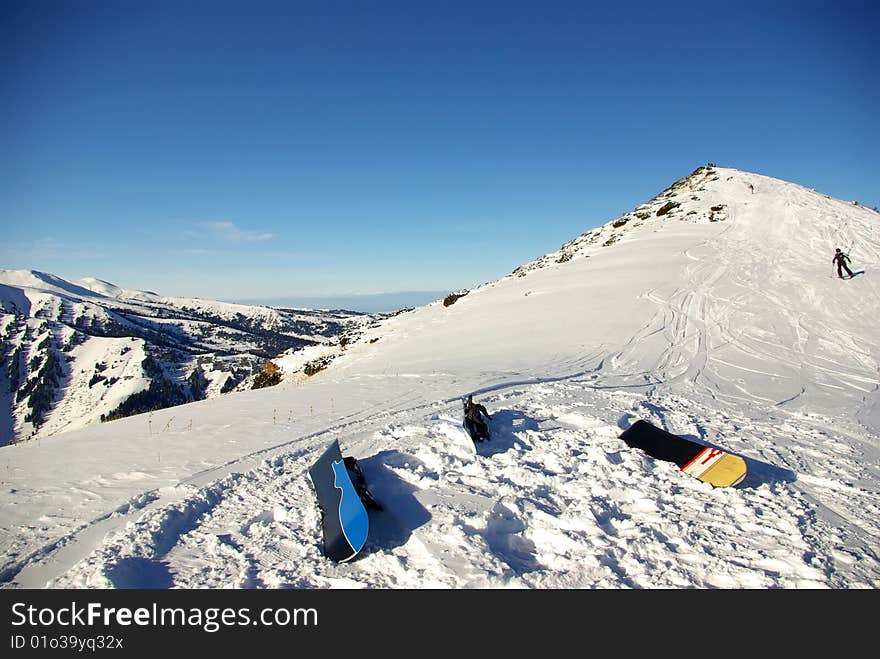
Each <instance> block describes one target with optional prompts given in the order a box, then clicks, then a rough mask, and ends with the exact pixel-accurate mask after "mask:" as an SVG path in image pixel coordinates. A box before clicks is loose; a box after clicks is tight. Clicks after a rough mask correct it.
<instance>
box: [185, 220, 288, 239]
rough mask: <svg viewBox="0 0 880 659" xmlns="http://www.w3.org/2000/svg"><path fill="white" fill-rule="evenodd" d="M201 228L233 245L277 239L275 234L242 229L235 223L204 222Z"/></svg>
mask: <svg viewBox="0 0 880 659" xmlns="http://www.w3.org/2000/svg"><path fill="white" fill-rule="evenodd" d="M199 227H200V228H201V229H203V230H205V231H206V232H207V233H208V234H209V235H210V236H212V237H213V238H216V239H218V240H225V241H227V242H233V243H241V242H255V241H259V240H271V239H272V238H274V237H275V234H274V233H261V232H259V231H251V230H250V229H242V228H241V227H239V226H237V225H236V224H235V223H234V222H202V223H201V224H199Z"/></svg>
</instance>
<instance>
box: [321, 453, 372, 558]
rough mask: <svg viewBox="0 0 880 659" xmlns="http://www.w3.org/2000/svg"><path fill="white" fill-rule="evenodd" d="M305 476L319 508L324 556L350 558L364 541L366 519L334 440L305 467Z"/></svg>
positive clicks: (362, 505) (365, 511)
mask: <svg viewBox="0 0 880 659" xmlns="http://www.w3.org/2000/svg"><path fill="white" fill-rule="evenodd" d="M358 472H360V469H358ZM309 477H310V478H311V480H312V484H313V485H314V486H315V494H316V495H317V497H318V505H319V506H320V507H321V526H322V528H323V533H324V555H325V556H327V557H328V558H330V559H332V560H334V561H337V562H342V561H348V560H351V559H352V558H354V557H355V555H356V554H357V553H358V552H359V551H360V550H361V549H362V548H363V546H364V543H365V542H366V540H367V533H368V532H369V528H370V520H369V517H368V516H367V509H366V508H365V507H364V504H363V502H362V501H361V498H360V496H359V494H358V491H357V488H356V487H355V485H354V483H353V482H352V478H351V475H350V474H349V471H348V469H347V468H346V464H345V461H344V460H343V459H342V452H341V451H340V450H339V442H338V441H337V440H333V443H332V444H330V446H329V447H328V448H327V450H326V451H325V452H324V454H323V455H322V456H321V457H320V458H318V461H317V462H315V464H314V465H313V466H312V468H311V469H309ZM361 477H362V475H361Z"/></svg>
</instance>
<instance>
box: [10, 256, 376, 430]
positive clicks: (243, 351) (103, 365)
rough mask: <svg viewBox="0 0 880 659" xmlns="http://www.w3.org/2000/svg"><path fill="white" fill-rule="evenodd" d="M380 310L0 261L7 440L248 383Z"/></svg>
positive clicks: (348, 333) (368, 320) (206, 395)
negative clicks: (184, 294)
mask: <svg viewBox="0 0 880 659" xmlns="http://www.w3.org/2000/svg"><path fill="white" fill-rule="evenodd" d="M375 319H376V317H372V316H368V315H361V314H354V313H348V312H327V311H310V310H294V309H273V308H269V307H258V306H255V307H252V306H245V305H239V304H228V303H225V302H215V301H210V300H199V299H190V298H173V297H161V296H159V295H157V294H155V293H149V292H144V291H131V290H126V289H123V288H120V287H118V286H115V285H113V284H110V283H108V282H105V281H101V280H98V279H82V280H80V281H78V282H68V281H65V280H63V279H61V278H59V277H56V276H54V275H50V274H47V273H43V272H35V271H31V270H0V445H3V444H7V443H10V442H12V441H16V440H25V439H33V438H39V437H46V436H49V435H52V434H55V433H58V432H62V431H69V430H76V429H79V428H83V427H86V426H88V425H90V424H92V423H95V422H96V421H99V420H102V419H105V418H116V417H119V416H126V415H129V414H132V413H136V412H140V411H145V410H150V409H156V408H161V407H168V406H172V405H177V404H180V403H183V402H186V401H191V400H199V399H202V398H211V397H213V396H217V395H219V394H221V393H225V392H227V391H230V390H232V389H234V388H236V387H242V388H244V387H248V388H249V387H250V386H252V384H253V377H252V376H253V374H254V373H255V372H257V371H258V370H259V368H260V367H261V366H262V365H263V364H264V363H265V361H266V359H270V358H275V357H276V356H277V355H282V354H287V353H295V352H296V351H298V350H299V349H302V348H304V347H307V346H324V347H327V346H328V344H338V343H339V340H340V338H341V337H346V336H347V337H349V339H350V338H351V336H352V335H355V334H357V333H358V331H359V328H361V327H363V326H365V325H367V324H369V323H371V322H373V321H374V320H375ZM338 350H339V349H338V347H337V351H338Z"/></svg>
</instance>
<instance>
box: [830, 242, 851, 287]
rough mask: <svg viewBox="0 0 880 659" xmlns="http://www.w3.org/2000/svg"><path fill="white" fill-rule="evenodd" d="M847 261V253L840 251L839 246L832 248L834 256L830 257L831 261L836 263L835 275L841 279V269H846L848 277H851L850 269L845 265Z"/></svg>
mask: <svg viewBox="0 0 880 659" xmlns="http://www.w3.org/2000/svg"><path fill="white" fill-rule="evenodd" d="M847 261H849V255H848V254H844V253H843V252H841V251H840V247H838V248H837V249H835V250H834V258H833V259H831V262H832V263H835V262H836V263H837V276H838V277H840V278H841V279H843V270H846V274H848V275H849V278H850V279H852V277H853V273H852V270H850V269H849V267H848V266H847V265H846V264H847Z"/></svg>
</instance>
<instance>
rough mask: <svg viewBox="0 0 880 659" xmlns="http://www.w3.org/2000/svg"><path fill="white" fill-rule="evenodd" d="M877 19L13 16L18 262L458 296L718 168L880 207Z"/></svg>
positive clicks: (594, 10) (729, 11) (495, 5)
mask: <svg viewBox="0 0 880 659" xmlns="http://www.w3.org/2000/svg"><path fill="white" fill-rule="evenodd" d="M876 6H877V3H876V2H860V3H855V2H847V1H843V2H835V3H829V2H810V1H805V2H793V3H788V2H775V1H772V2H760V3H738V2H724V3H719V2H712V1H706V0H700V1H699V2H684V3H683V2H674V1H672V0H670V1H668V2H608V3H591V2H586V1H583V2H571V3H561V2H552V1H540V2H538V1H536V2H515V1H511V2H478V1H468V2H421V1H419V0H415V1H409V2H399V3H398V2H357V3H354V2H332V1H329V2H328V1H318V0H315V1H310V2H299V1H297V0H288V1H287V2H277V3H267V2H259V1H248V2H244V1H243V2H236V3H227V2H218V1H214V2H197V1H187V2H183V1H175V2H159V1H156V0H150V1H149V2H141V1H138V2H135V1H134V0H118V1H115V2H97V1H94V0H82V1H81V2H74V1H72V0H70V1H59V0H50V1H48V2H36V1H26V2H9V0H3V2H2V3H0V117H2V122H0V153H2V157H0V227H2V243H0V267H14V268H32V269H37V270H44V271H48V272H52V273H55V274H58V275H60V276H62V277H67V278H79V277H85V276H95V277H99V278H101V279H106V280H109V281H112V282H113V283H116V284H119V285H121V286H125V287H129V288H143V289H149V290H155V291H157V292H160V293H163V294H167V295H191V296H198V297H207V298H218V299H230V300H232V299H243V298H247V299H251V300H253V299H256V298H262V297H267V298H268V297H274V298H278V297H283V296H309V295H311V296H319V295H332V294H352V293H377V292H387V291H405V290H410V291H412V290H454V289H457V288H461V287H470V286H474V285H477V284H479V283H481V282H484V281H488V280H492V279H496V278H498V277H500V276H502V275H504V274H507V273H509V272H510V271H511V270H512V269H514V268H515V267H516V266H518V265H520V264H521V263H524V262H526V261H528V260H530V259H532V258H535V257H537V256H539V255H541V254H544V253H546V252H548V251H551V250H554V249H557V248H558V247H559V246H560V245H561V244H562V243H563V242H565V241H567V240H570V239H571V238H573V237H575V236H577V235H579V234H580V233H582V232H584V231H586V230H588V229H590V228H592V227H595V226H598V225H600V224H603V223H605V222H607V221H608V220H611V219H613V218H615V217H617V216H618V215H620V214H621V213H623V212H625V211H628V210H631V209H632V208H633V207H634V206H636V205H638V204H640V203H642V202H644V201H647V200H648V199H650V198H651V197H653V196H654V195H655V194H656V193H658V192H659V191H661V190H662V189H663V188H665V187H666V186H667V185H669V184H670V183H672V182H673V181H674V180H676V179H678V178H680V177H681V176H684V175H686V174H688V173H690V172H691V171H692V170H693V169H694V168H695V167H697V166H699V165H701V164H705V163H706V162H709V161H711V162H714V163H716V164H718V165H720V166H727V167H736V168H740V169H745V170H749V171H754V172H758V173H762V174H767V175H771V176H776V177H778V178H782V179H786V180H790V181H794V182H797V183H800V184H802V185H806V186H809V187H814V188H816V189H818V190H821V191H822V192H824V193H827V194H830V195H832V196H835V197H839V198H843V199H846V200H851V199H857V200H859V201H860V202H861V203H863V204H864V205H868V206H874V205H877V204H878V203H880V158H878V153H880V149H878V147H880V140H878V137H880V127H878V124H880V122H878V117H880V104H878V101H880V85H878V83H880V74H878V71H880V57H878V45H877V43H878V37H880V20H878V11H880V10H878V9H877V8H876Z"/></svg>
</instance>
